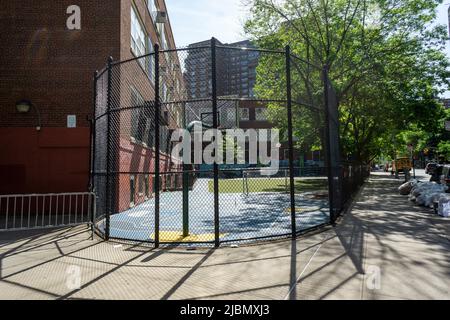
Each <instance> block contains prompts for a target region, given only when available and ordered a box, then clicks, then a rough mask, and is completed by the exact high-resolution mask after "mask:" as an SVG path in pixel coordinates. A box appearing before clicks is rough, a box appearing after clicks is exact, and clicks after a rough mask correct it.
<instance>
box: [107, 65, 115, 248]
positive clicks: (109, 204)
mask: <svg viewBox="0 0 450 320" xmlns="http://www.w3.org/2000/svg"><path fill="white" fill-rule="evenodd" d="M112 62H113V58H112V57H109V59H108V97H107V99H108V100H107V114H108V117H107V125H106V197H105V198H106V218H105V240H106V241H109V236H110V225H111V210H112V208H111V186H110V184H111V177H110V172H111V143H112V141H111V104H112V97H111V94H112Z"/></svg>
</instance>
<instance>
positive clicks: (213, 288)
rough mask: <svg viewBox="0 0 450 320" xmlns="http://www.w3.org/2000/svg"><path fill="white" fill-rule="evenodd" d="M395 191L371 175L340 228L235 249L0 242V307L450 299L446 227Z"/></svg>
mask: <svg viewBox="0 0 450 320" xmlns="http://www.w3.org/2000/svg"><path fill="white" fill-rule="evenodd" d="M399 184H400V182H399V181H398V180H394V179H392V178H391V177H390V176H387V175H384V174H376V175H373V176H372V177H371V179H370V181H369V182H368V183H367V184H366V186H365V188H364V189H363V191H362V192H361V194H360V196H359V198H358V199H357V201H356V202H355V204H354V207H353V209H352V210H351V212H350V213H348V214H347V215H346V216H345V217H344V218H343V220H342V221H341V222H340V224H339V225H338V227H336V228H328V229H327V230H325V231H323V232H320V233H316V234H310V235H308V236H306V237H303V238H301V239H298V240H297V241H280V242H272V243H267V244H261V245H255V246H248V247H241V248H234V249H233V248H222V249H219V250H212V249H211V250H198V251H187V250H186V249H183V248H174V249H170V250H168V249H165V250H153V249H151V248H146V247H142V246H133V245H119V244H116V243H105V242H101V241H99V240H95V241H91V240H89V233H88V232H87V230H86V229H85V228H84V227H78V228H71V229H61V230H54V231H53V232H51V233H48V232H47V233H41V232H35V233H34V234H30V233H27V234H24V233H15V234H12V233H4V234H0V299H250V300H257V299H278V300H279V299H450V295H449V287H450V281H449V280H450V251H449V249H450V243H449V239H448V230H449V229H448V227H449V223H450V221H449V220H448V219H446V220H445V219H444V218H439V217H436V216H434V215H432V212H431V210H427V209H424V208H418V207H415V206H414V205H413V204H411V203H409V202H408V200H407V199H406V198H405V197H402V196H399V195H397V192H396V188H397V187H398V185H399ZM12 239H13V240H12ZM78 275H79V277H77V276H78ZM78 280H79V281H78ZM77 282H79V283H77ZM78 284H79V285H80V287H79V288H77V285H78Z"/></svg>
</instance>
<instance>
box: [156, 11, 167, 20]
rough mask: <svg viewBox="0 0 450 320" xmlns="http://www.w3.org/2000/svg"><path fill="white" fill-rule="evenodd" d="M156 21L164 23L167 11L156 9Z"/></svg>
mask: <svg viewBox="0 0 450 320" xmlns="http://www.w3.org/2000/svg"><path fill="white" fill-rule="evenodd" d="M155 20H156V23H166V22H167V12H165V11H156V19H155Z"/></svg>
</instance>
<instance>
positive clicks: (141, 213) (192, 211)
mask: <svg viewBox="0 0 450 320" xmlns="http://www.w3.org/2000/svg"><path fill="white" fill-rule="evenodd" d="M295 181H296V195H295V202H296V225H297V231H298V232H302V231H304V230H308V229H311V228H314V227H316V226H320V225H323V224H326V223H328V222H329V208H328V196H327V193H326V186H327V180H326V178H297V179H296V180H295ZM212 182H213V181H212V180H211V179H198V180H197V181H196V183H195V185H194V187H193V188H192V190H191V191H190V192H189V222H188V224H189V234H188V235H186V236H183V219H182V216H183V208H182V203H183V193H182V191H176V192H163V193H161V200H160V234H159V235H160V242H161V243H167V244H170V243H213V241H214V193H213V192H212V191H213V190H212V189H211V186H212ZM285 183H286V182H285V179H284V178H251V179H248V181H247V183H246V182H245V180H243V179H228V180H221V181H220V185H219V189H220V194H219V212H220V222H219V225H220V241H221V242H222V243H226V242H235V241H246V240H254V239H262V238H273V237H277V236H279V237H283V236H289V235H291V234H292V231H291V230H292V229H291V208H290V195H289V193H288V192H285V189H284V188H285ZM245 185H247V186H248V188H244V186H245ZM243 191H244V192H243ZM154 213H155V201H154V199H149V200H148V201H146V202H144V203H142V204H140V205H137V206H136V207H134V208H131V209H129V210H127V211H124V212H121V213H117V214H114V215H112V216H111V222H110V236H111V237H112V238H117V239H128V240H135V241H143V242H153V241H154V238H155V231H154V230H155V219H154V218H155V214H154ZM99 228H100V229H101V230H104V229H105V222H104V221H102V222H100V224H99Z"/></svg>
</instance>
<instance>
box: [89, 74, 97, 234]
mask: <svg viewBox="0 0 450 320" xmlns="http://www.w3.org/2000/svg"><path fill="white" fill-rule="evenodd" d="M97 78H98V71H95V72H94V101H93V102H94V108H93V112H92V113H93V116H92V119H91V121H90V129H91V130H90V134H91V136H90V142H91V146H90V148H89V150H90V159H89V161H90V162H89V192H91V193H92V194H94V192H95V187H94V183H95V159H96V157H95V156H96V140H97V130H96V126H97V120H96V117H97V89H98V88H97V81H98V79H97ZM96 199H97V197H96V196H94V197H93V198H92V201H93V203H92V204H91V208H90V209H91V217H90V220H91V232H92V240H94V228H95V211H94V209H93V208H94V207H95V204H94V203H95V201H96Z"/></svg>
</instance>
